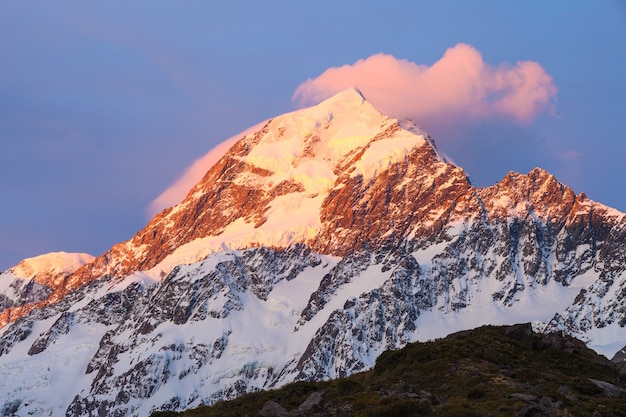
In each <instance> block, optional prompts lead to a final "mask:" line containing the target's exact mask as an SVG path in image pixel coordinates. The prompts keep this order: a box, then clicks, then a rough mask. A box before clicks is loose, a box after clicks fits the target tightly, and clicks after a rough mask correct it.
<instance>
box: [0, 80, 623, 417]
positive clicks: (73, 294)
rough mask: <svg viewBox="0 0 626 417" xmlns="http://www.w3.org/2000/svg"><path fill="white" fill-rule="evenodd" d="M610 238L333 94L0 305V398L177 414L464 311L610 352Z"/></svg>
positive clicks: (452, 326)
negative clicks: (97, 249)
mask: <svg viewBox="0 0 626 417" xmlns="http://www.w3.org/2000/svg"><path fill="white" fill-rule="evenodd" d="M625 238H626V216H625V215H624V214H623V213H620V212H617V211H616V210H613V209H611V208H608V207H606V206H603V205H601V204H598V203H595V202H592V201H590V200H588V199H587V198H586V197H585V195H584V194H580V195H576V194H575V193H574V192H573V191H572V190H571V189H570V188H568V187H567V186H565V185H563V184H561V183H560V182H559V181H557V180H556V179H555V178H554V177H553V176H552V175H550V174H549V173H547V172H546V171H544V170H542V169H540V168H536V169H534V170H532V171H531V172H529V173H528V174H519V173H514V172H511V173H509V174H507V175H506V176H505V178H504V179H503V180H502V181H500V182H499V183H497V184H495V185H493V186H491V187H487V188H476V187H474V186H473V185H472V184H471V183H470V181H469V180H468V177H467V175H466V173H465V172H464V171H463V170H462V169H461V168H460V167H457V166H455V165H453V164H451V163H449V162H448V161H447V159H446V158H445V156H444V155H442V154H441V153H439V152H438V151H437V149H436V146H435V145H434V142H433V140H432V139H431V138H430V137H429V136H428V134H426V133H425V132H423V131H422V130H421V129H419V128H418V127H417V126H416V125H415V124H414V123H412V122H411V121H398V120H396V119H393V118H390V117H388V116H386V115H383V114H381V113H379V112H378V111H377V110H376V109H375V108H374V107H373V106H372V105H371V104H370V103H368V102H367V100H365V98H364V97H363V96H362V95H361V94H360V93H359V92H358V90H355V89H349V90H346V91H344V92H342V93H339V94H338V95H336V96H334V97H331V98H329V99H328V100H326V101H324V102H322V103H320V104H319V105H317V106H314V107H310V108H307V109H302V110H298V111H295V112H292V113H288V114H285V115H282V116H278V117H276V118H274V119H271V120H269V121H268V122H267V123H266V124H265V125H264V126H263V127H262V128H261V129H259V130H258V131H256V132H253V133H251V134H248V135H245V136H243V137H242V138H241V139H240V140H239V141H238V142H237V143H236V144H235V145H234V146H233V147H232V148H231V149H230V150H229V151H228V152H227V153H226V154H225V155H224V157H223V158H222V159H220V160H219V161H218V162H217V163H216V164H215V165H214V166H213V167H211V168H210V169H209V171H208V172H207V173H206V175H205V176H204V178H203V179H202V180H201V181H200V182H199V183H198V184H197V185H196V186H194V187H193V188H192V189H191V190H190V192H189V194H188V195H187V197H186V198H185V199H184V201H182V202H181V203H180V204H179V205H177V206H175V207H172V208H169V209H166V210H164V211H163V212H161V213H159V214H158V215H157V216H155V217H154V219H152V221H151V222H150V223H149V224H148V225H147V226H146V227H145V228H144V229H142V230H141V231H139V232H138V233H137V235H135V236H134V237H133V238H132V239H130V240H128V241H126V242H122V243H120V244H117V245H115V246H113V247H112V248H111V249H110V250H109V251H107V252H106V253H104V254H102V255H100V256H98V257H97V258H95V259H93V260H89V261H88V262H87V263H86V264H84V265H82V266H77V268H72V269H71V270H67V271H65V272H64V273H63V274H62V276H61V278H59V279H57V280H56V281H54V282H53V283H47V284H41V285H44V286H45V291H38V292H37V294H38V295H37V297H34V298H33V297H30V298H29V297H22V298H19V299H18V300H17V301H13V302H12V303H11V304H10V305H9V304H7V305H5V307H4V310H3V311H2V313H1V315H0V320H1V324H2V325H4V327H3V328H2V329H1V330H0V371H1V372H0V392H4V393H5V394H0V407H1V406H2V403H3V401H4V409H5V410H12V411H11V412H19V413H22V414H25V413H28V412H32V413H46V414H52V415H146V414H148V413H149V412H150V411H151V410H155V409H161V410H180V409H184V408H188V407H191V406H196V405H199V404H207V403H212V402H215V401H217V400H220V399H225V398H233V397H235V396H238V395H241V394H243V393H245V392H250V391H254V390H258V389H267V388H273V387H277V386H279V385H283V384H285V383H287V382H291V381H295V380H313V379H327V378H335V377H338V376H344V375H348V374H351V373H354V372H357V371H360V370H364V369H368V368H371V367H372V366H373V365H374V362H375V360H376V358H377V357H378V356H379V355H380V354H381V353H382V352H383V351H384V350H386V349H395V348H398V347H401V346H404V345H405V344H407V343H408V342H410V341H415V340H426V339H431V338H436V337H442V336H445V335H446V334H449V333H451V332H453V331H456V330H462V329H467V328H473V327H476V326H478V325H481V324H512V323H515V322H520V321H534V323H535V327H536V329H537V330H540V331H553V330H558V331H563V332H567V333H570V334H572V335H574V336H577V337H580V338H582V339H583V340H585V341H586V342H588V343H589V345H590V346H591V347H593V348H595V349H596V350H598V351H600V352H602V353H604V354H607V355H612V354H613V353H615V352H617V351H618V350H619V349H620V348H621V347H623V346H624V345H625V344H626V331H625V329H624V325H625V324H626V309H624V307H623V306H624V305H625V301H626V300H624V298H626V291H624V290H623V288H625V285H626V283H625V281H626V272H625V271H626V248H624V245H623V242H624V239H625ZM5 274H6V273H5ZM4 276H5V275H3V278H4ZM61 379H64V380H66V381H71V383H70V384H66V386H68V387H71V389H70V388H68V389H67V390H66V392H64V393H63V394H62V395H61V398H59V393H58V390H55V388H54V387H55V383H57V382H58V381H60V380H61Z"/></svg>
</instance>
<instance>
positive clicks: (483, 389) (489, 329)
mask: <svg viewBox="0 0 626 417" xmlns="http://www.w3.org/2000/svg"><path fill="white" fill-rule="evenodd" d="M590 379H594V380H600V381H605V382H608V383H610V384H613V385H615V387H613V388H614V389H617V390H619V389H620V388H624V387H626V373H624V372H622V373H621V374H620V372H619V371H618V369H617V367H616V366H615V364H613V363H611V362H610V361H609V360H607V359H606V358H604V357H602V356H598V355H596V354H595V353H594V352H593V351H591V350H589V349H587V348H586V347H585V346H584V344H582V342H579V341H577V340H575V339H571V338H568V337H565V338H563V337H560V336H557V335H548V336H546V335H536V334H532V333H531V332H530V327H529V325H528V326H525V325H518V326H515V327H493V326H486V327H481V328H478V329H475V330H471V331H466V332H460V333H456V334H454V335H451V336H448V337H446V338H445V339H441V340H437V341H434V342H427V343H414V344H410V345H408V346H407V347H405V348H404V349H400V350H397V351H389V352H385V353H383V354H382V355H381V356H380V357H379V359H378V361H377V363H376V367H375V368H374V369H373V370H371V371H368V372H363V373H360V374H356V375H353V376H351V377H348V378H345V379H340V380H333V381H322V382H315V383H314V382H298V383H294V384H290V385H287V386H285V387H283V388H282V389H279V390H274V391H267V392H258V393H253V394H248V395H245V396H243V397H241V398H238V399H235V400H233V401H225V402H220V403H217V404H215V405H214V406H212V407H200V408H197V409H194V410H188V411H185V412H183V413H180V414H176V413H171V412H157V413H154V414H153V416H175V415H183V416H246V415H248V416H255V415H257V414H258V413H259V411H260V410H261V409H262V408H263V406H264V405H265V404H266V403H267V402H268V401H274V402H276V403H278V404H280V406H282V407H284V408H285V409H286V410H287V411H290V412H291V415H301V416H317V415H320V416H322V415H323V416H332V415H337V416H364V417H369V416H372V417H374V416H421V415H436V416H515V415H519V416H542V415H547V416H548V415H549V416H570V415H571V416H593V417H596V416H626V396H625V395H624V392H626V391H624V392H622V393H621V395H620V394H614V395H608V394H607V392H606V391H605V390H604V389H602V388H600V387H598V385H597V384H595V383H593V382H592V381H591V380H590ZM314 392H319V394H318V397H317V398H318V401H317V402H316V401H312V400H314V398H313V397H311V394H312V393H314ZM307 398H309V403H313V404H312V405H311V404H309V407H306V406H303V407H301V408H300V410H301V412H300V413H298V412H297V410H298V407H299V406H300V405H301V404H302V403H303V402H304V401H305V400H307ZM266 415H270V414H266ZM271 415H279V414H271Z"/></svg>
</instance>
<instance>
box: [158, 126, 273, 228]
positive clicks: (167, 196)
mask: <svg viewBox="0 0 626 417" xmlns="http://www.w3.org/2000/svg"><path fill="white" fill-rule="evenodd" d="M265 123H267V120H265V121H263V122H261V123H258V124H256V125H254V126H252V127H250V128H248V129H246V130H245V131H243V132H241V133H240V134H238V135H235V136H233V137H231V138H229V139H226V140H225V141H223V142H222V143H220V144H219V145H217V146H215V147H214V148H213V149H211V150H210V151H209V152H208V153H207V154H205V155H204V156H202V157H200V158H198V159H196V160H195V161H194V162H193V163H192V164H191V165H190V166H189V167H188V168H187V169H186V170H185V172H184V173H183V175H181V177H180V178H179V179H178V180H176V181H175V182H174V183H173V184H172V185H170V186H169V187H168V188H167V189H166V190H165V191H163V192H162V193H161V194H160V195H159V196H158V197H157V198H155V199H154V200H152V202H151V203H150V204H149V205H148V207H147V208H146V214H147V215H148V217H149V218H152V217H153V216H154V215H155V214H157V213H158V212H160V211H161V210H163V209H165V208H168V207H172V206H174V205H176V204H178V203H180V202H181V201H182V200H183V199H184V198H185V197H186V196H187V193H189V190H191V188H192V187H193V186H194V185H196V184H197V183H198V182H200V180H201V179H202V177H204V174H206V172H207V171H208V170H209V169H210V168H211V167H212V166H213V165H214V164H215V163H216V162H217V161H219V160H220V159H221V158H222V157H223V156H224V155H225V154H226V152H228V150H229V149H230V148H231V147H232V146H233V145H234V144H235V143H236V142H237V141H238V140H239V139H241V138H242V137H243V136H245V135H247V134H248V133H252V132H256V131H257V130H259V129H260V128H261V127H263V126H264V125H265Z"/></svg>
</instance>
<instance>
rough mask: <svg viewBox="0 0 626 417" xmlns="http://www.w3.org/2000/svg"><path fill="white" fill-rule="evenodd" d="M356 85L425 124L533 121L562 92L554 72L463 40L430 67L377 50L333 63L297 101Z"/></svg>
mask: <svg viewBox="0 0 626 417" xmlns="http://www.w3.org/2000/svg"><path fill="white" fill-rule="evenodd" d="M352 86H356V87H358V88H359V89H360V90H361V91H362V92H363V94H364V95H365V97H366V98H367V99H368V101H370V102H371V103H372V104H373V105H374V106H375V107H376V108H377V109H378V110H380V111H381V112H383V113H385V114H389V115H391V116H394V117H397V118H412V119H413V120H415V121H416V122H417V123H418V124H421V125H422V126H424V127H428V126H429V124H430V123H437V122H439V121H441V119H442V118H444V117H445V119H446V120H448V121H450V120H454V121H455V122H457V123H458V122H475V121H480V120H485V119H489V118H492V117H505V118H509V119H512V120H513V121H515V122H518V123H528V122H530V121H531V120H532V119H533V118H534V117H535V116H536V115H537V114H539V113H541V112H543V111H546V110H550V109H553V100H554V97H555V95H556V92H557V88H556V87H555V85H554V83H553V82H552V77H551V76H550V75H549V74H548V73H547V72H546V71H545V70H544V69H543V68H542V67H541V65H539V64H538V63H536V62H532V61H519V62H517V63H516V64H515V65H509V64H502V65H499V66H497V67H493V66H491V65H489V64H487V63H486V62H485V61H483V57H482V55H481V54H480V52H479V51H478V50H476V48H474V47H472V46H471V45H467V44H458V45H456V46H454V47H452V48H449V49H448V50H447V51H446V52H445V53H444V55H443V57H441V59H440V60H439V61H437V62H435V63H434V64H433V65H431V66H428V65H419V64H415V63H413V62H410V61H407V60H405V59H397V58H395V57H394V56H392V55H387V54H377V55H372V56H370V57H369V58H366V59H361V60H359V61H357V62H355V63H354V64H352V65H344V66H341V67H334V68H329V69H327V70H326V71H324V72H323V73H322V74H321V75H320V76H319V77H317V78H315V79H309V80H307V81H305V82H304V83H302V84H300V85H299V86H298V88H297V89H296V91H295V94H294V96H293V100H294V101H296V102H299V103H300V104H301V105H307V104H316V103H319V102H320V101H322V100H324V99H326V98H328V97H330V96H332V95H334V94H335V93H337V92H340V91H343V90H345V89H346V88H349V87H352Z"/></svg>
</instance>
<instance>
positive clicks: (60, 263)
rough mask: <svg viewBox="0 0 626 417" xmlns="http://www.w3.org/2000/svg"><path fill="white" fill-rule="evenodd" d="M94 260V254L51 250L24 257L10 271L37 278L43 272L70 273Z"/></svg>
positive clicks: (21, 275)
mask: <svg viewBox="0 0 626 417" xmlns="http://www.w3.org/2000/svg"><path fill="white" fill-rule="evenodd" d="M93 260H94V256H92V255H90V254H88V253H67V252H51V253H47V254H43V255H39V256H35V257H33V258H27V259H24V260H22V261H21V262H20V263H19V264H18V265H17V266H15V267H13V268H11V270H10V272H11V273H12V274H13V275H15V276H16V277H19V278H23V279H28V278H36V277H37V276H39V275H42V274H44V275H61V274H69V273H71V272H74V271H75V270H76V269H78V268H79V267H81V266H83V265H85V264H87V263H89V262H91V261H93Z"/></svg>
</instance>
